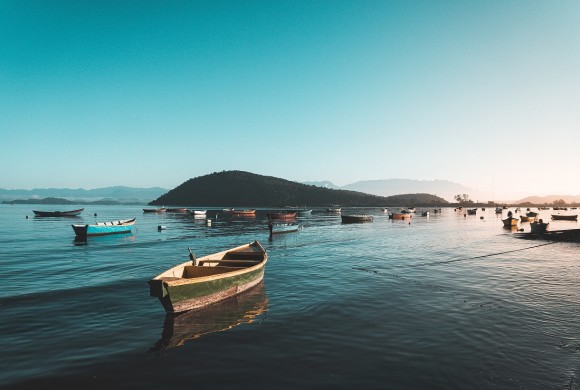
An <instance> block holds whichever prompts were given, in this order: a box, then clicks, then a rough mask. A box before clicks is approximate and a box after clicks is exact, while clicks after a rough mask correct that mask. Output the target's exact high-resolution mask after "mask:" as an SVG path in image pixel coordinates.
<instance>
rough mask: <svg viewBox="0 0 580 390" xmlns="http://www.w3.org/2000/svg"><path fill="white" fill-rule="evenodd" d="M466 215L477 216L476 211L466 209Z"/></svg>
mask: <svg viewBox="0 0 580 390" xmlns="http://www.w3.org/2000/svg"><path fill="white" fill-rule="evenodd" d="M467 214H468V215H476V214H477V209H467Z"/></svg>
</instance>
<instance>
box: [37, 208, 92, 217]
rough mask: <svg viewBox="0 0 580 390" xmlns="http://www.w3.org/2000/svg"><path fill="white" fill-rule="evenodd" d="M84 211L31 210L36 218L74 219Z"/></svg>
mask: <svg viewBox="0 0 580 390" xmlns="http://www.w3.org/2000/svg"><path fill="white" fill-rule="evenodd" d="M83 210H84V209H78V210H69V211H40V210H32V212H33V213H34V215H35V216H37V217H75V216H77V215H79V214H80V213H81V212H82V211H83Z"/></svg>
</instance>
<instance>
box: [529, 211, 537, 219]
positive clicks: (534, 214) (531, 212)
mask: <svg viewBox="0 0 580 390" xmlns="http://www.w3.org/2000/svg"><path fill="white" fill-rule="evenodd" d="M538 215H539V214H538V213H536V212H533V211H529V212H527V213H526V217H530V218H536V217H537V216H538Z"/></svg>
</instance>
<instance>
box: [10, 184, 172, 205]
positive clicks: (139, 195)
mask: <svg viewBox="0 0 580 390" xmlns="http://www.w3.org/2000/svg"><path fill="white" fill-rule="evenodd" d="M167 191H168V190H167V189H165V188H161V187H152V188H133V187H123V186H117V187H104V188H95V189H92V190H85V189H82V188H77V189H70V188H34V189H32V190H6V189H2V188H0V201H13V200H28V199H43V198H62V199H66V200H69V201H87V202H94V201H99V200H103V199H112V200H115V201H119V202H123V203H143V204H146V203H149V202H151V201H152V200H153V199H157V198H158V197H160V196H161V195H163V194H164V193H166V192H167Z"/></svg>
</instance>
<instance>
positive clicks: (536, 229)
mask: <svg viewBox="0 0 580 390" xmlns="http://www.w3.org/2000/svg"><path fill="white" fill-rule="evenodd" d="M549 225H550V223H549V222H544V221H542V220H541V219H540V220H539V221H536V222H532V223H531V224H530V231H531V232H532V233H536V234H542V233H546V232H547V231H548V227H549Z"/></svg>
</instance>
